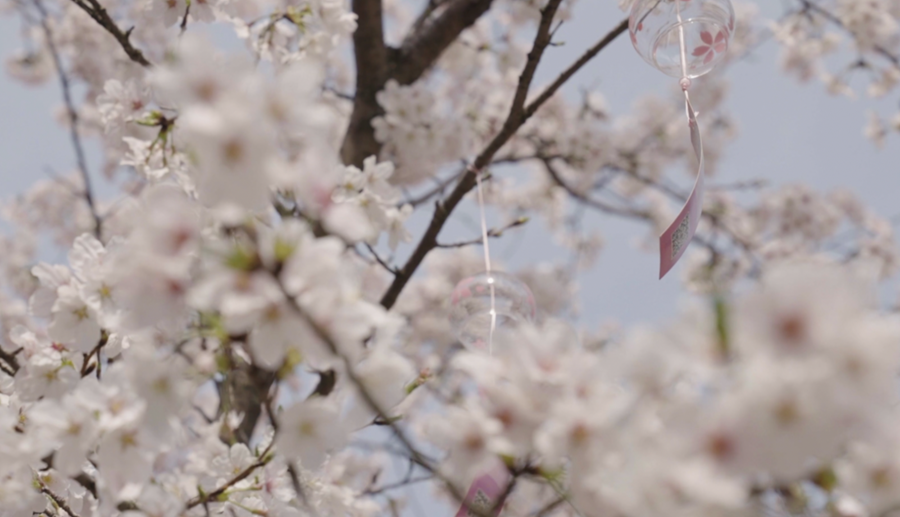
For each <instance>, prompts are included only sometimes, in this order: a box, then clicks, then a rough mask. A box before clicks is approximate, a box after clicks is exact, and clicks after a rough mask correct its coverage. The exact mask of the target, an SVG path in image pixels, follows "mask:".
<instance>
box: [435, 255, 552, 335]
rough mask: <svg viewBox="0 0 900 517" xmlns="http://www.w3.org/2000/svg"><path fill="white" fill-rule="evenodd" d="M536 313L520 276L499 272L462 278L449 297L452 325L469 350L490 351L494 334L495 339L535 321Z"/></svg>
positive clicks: (529, 294) (529, 291) (530, 295)
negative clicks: (493, 311) (523, 324)
mask: <svg viewBox="0 0 900 517" xmlns="http://www.w3.org/2000/svg"><path fill="white" fill-rule="evenodd" d="M492 293H493V294H492ZM492 296H493V305H494V310H495V313H494V314H491V297H492ZM535 313H536V307H535V302H534V295H533V294H532V293H531V289H529V288H528V286H527V285H525V283H524V282H522V281H521V280H519V279H518V278H516V277H514V276H512V275H509V274H507V273H501V272H499V271H491V272H490V273H480V274H478V275H475V276H470V277H468V278H465V279H463V280H462V281H461V282H460V283H458V284H457V285H456V288H454V289H453V294H451V296H450V325H451V326H452V327H453V330H454V332H456V336H457V337H458V338H459V342H460V343H462V345H463V346H465V347H466V348H468V349H469V350H477V351H483V352H488V351H491V346H490V345H491V338H492V337H493V338H494V339H495V342H496V337H497V336H498V334H499V333H502V332H505V331H507V330H509V329H511V328H515V327H516V326H517V325H518V324H520V323H523V322H530V321H534V318H535ZM492 328H493V329H494V330H493V336H492V332H491V329H492Z"/></svg>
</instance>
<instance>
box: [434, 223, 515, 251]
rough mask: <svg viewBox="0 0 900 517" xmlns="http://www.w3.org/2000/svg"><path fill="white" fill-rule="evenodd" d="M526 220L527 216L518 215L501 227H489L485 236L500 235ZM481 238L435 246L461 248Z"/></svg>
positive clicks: (481, 240)
mask: <svg viewBox="0 0 900 517" xmlns="http://www.w3.org/2000/svg"><path fill="white" fill-rule="evenodd" d="M527 222H528V218H527V217H520V218H518V219H516V220H515V221H513V222H511V223H509V224H507V225H506V226H504V227H502V228H491V229H490V230H488V232H487V236H488V237H502V236H503V232H505V231H506V230H509V229H510V228H516V227H518V226H522V225H523V224H525V223H527ZM483 240H484V239H482V238H481V237H478V238H477V239H470V240H467V241H462V242H454V243H452V244H438V245H437V247H438V248H463V247H465V246H472V245H475V244H481V243H482V242H483Z"/></svg>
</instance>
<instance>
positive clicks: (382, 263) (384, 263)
mask: <svg viewBox="0 0 900 517" xmlns="http://www.w3.org/2000/svg"><path fill="white" fill-rule="evenodd" d="M366 249H367V250H369V253H371V254H372V256H373V257H374V258H375V261H376V262H378V264H379V265H380V266H381V267H383V268H384V269H385V270H386V271H387V272H388V273H390V274H392V275H394V276H396V275H397V268H395V267H394V266H392V265H390V264H388V263H387V261H386V260H384V259H383V258H381V255H379V254H378V252H377V251H375V248H373V247H372V245H371V244H369V243H366Z"/></svg>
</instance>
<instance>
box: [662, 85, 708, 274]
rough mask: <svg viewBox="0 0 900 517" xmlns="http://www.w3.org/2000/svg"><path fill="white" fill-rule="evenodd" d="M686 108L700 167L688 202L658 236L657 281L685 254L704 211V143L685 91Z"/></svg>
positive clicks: (692, 141) (692, 142)
mask: <svg viewBox="0 0 900 517" xmlns="http://www.w3.org/2000/svg"><path fill="white" fill-rule="evenodd" d="M684 102H685V109H686V110H687V116H688V126H689V127H690V130H691V144H692V145H693V147H694V154H695V155H696V156H697V163H699V167H698V170H697V180H696V181H695V182H694V188H693V190H691V195H690V196H688V198H687V202H685V204H684V207H683V208H682V209H681V212H679V213H678V217H676V218H675V221H674V222H673V223H672V224H671V226H669V228H668V229H667V230H666V231H665V232H663V234H662V235H660V236H659V278H660V279H661V278H662V277H664V276H666V273H668V272H669V271H670V270H671V269H672V267H674V266H675V264H676V263H677V262H678V260H679V259H680V258H681V256H682V255H684V251H685V250H686V249H687V247H688V244H690V242H691V239H693V238H694V233H695V232H696V231H697V224H698V223H699V222H700V216H701V215H702V212H703V176H704V171H703V141H702V140H701V139H700V128H699V127H698V126H697V115H696V113H694V108H693V106H691V100H690V98H688V93H687V91H685V92H684Z"/></svg>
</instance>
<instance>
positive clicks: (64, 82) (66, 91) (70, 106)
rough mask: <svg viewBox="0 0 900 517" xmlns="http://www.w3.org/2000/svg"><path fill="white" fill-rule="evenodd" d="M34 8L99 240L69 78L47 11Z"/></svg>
mask: <svg viewBox="0 0 900 517" xmlns="http://www.w3.org/2000/svg"><path fill="white" fill-rule="evenodd" d="M93 1H96V0H93ZM34 6H35V7H37V10H38V11H39V12H40V13H41V28H43V30H44V35H45V36H46V38H47V48H48V49H49V50H50V55H51V56H52V57H53V65H54V66H55V67H56V73H57V75H59V83H60V86H61V88H62V94H63V100H64V101H65V103H66V113H67V114H68V117H69V135H70V137H71V139H72V147H73V148H74V149H75V159H76V161H77V163H78V172H79V173H80V174H81V180H82V182H83V183H84V192H82V195H83V196H84V200H85V202H87V205H88V208H89V209H90V211H91V216H92V217H93V219H94V236H96V237H97V239H100V238H101V235H102V233H103V220H102V219H100V215H99V214H98V213H97V207H96V206H95V204H94V195H93V192H92V190H91V177H90V175H89V174H88V168H87V160H86V159H85V157H84V146H82V145H81V136H80V135H79V134H78V111H76V110H75V103H74V102H72V91H71V87H70V85H69V77H68V75H66V70H65V68H63V64H62V60H61V59H60V57H59V52H58V51H57V49H56V43H54V42H53V33H52V32H51V31H50V25H49V24H48V23H47V18H48V16H49V15H48V14H47V9H45V8H44V4H43V3H41V0H34Z"/></svg>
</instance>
